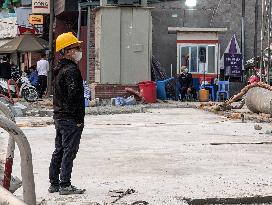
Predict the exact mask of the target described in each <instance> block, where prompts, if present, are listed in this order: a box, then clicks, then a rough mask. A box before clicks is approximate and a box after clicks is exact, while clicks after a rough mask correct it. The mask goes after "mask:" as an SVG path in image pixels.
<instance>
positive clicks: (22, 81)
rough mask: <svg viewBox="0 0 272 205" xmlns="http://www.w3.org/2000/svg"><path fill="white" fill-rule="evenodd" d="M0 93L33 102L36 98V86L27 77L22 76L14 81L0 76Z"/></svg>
mask: <svg viewBox="0 0 272 205" xmlns="http://www.w3.org/2000/svg"><path fill="white" fill-rule="evenodd" d="M0 93H2V94H4V95H7V96H9V97H23V98H24V99H25V100H26V101H28V102H35V101H36V100H37V99H38V92H37V90H36V88H35V87H34V86H33V85H31V83H30V82H29V80H28V78H27V77H22V76H21V77H19V78H18V79H17V80H16V81H15V80H12V79H11V80H6V79H3V78H0Z"/></svg>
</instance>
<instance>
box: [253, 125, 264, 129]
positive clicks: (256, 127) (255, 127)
mask: <svg viewBox="0 0 272 205" xmlns="http://www.w3.org/2000/svg"><path fill="white" fill-rule="evenodd" d="M254 129H255V130H262V129H263V127H262V126H260V125H254Z"/></svg>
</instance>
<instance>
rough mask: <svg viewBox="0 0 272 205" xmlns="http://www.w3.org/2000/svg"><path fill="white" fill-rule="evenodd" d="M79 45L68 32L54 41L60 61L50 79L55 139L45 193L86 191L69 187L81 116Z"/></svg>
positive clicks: (76, 150) (83, 105)
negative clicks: (52, 89) (47, 186)
mask: <svg viewBox="0 0 272 205" xmlns="http://www.w3.org/2000/svg"><path fill="white" fill-rule="evenodd" d="M81 43H82V42H81V41H79V40H78V39H77V38H76V37H75V36H74V35H73V34H72V33H71V32H68V33H63V34H61V35H59V36H58V37H57V39H56V52H60V54H61V56H62V58H61V59H60V60H59V62H58V64H57V66H56V68H55V69H54V76H53V77H54V93H53V96H54V97H53V107H54V121H55V128H56V138H55V151H54V152H53V155H52V159H51V163H50V167H49V179H50V183H51V185H50V187H49V189H48V191H49V193H54V192H59V194H60V195H69V194H83V193H84V192H85V191H86V190H85V189H78V188H76V187H75V186H72V185H71V174H72V168H73V160H74V159H75V158H76V154H77V152H78V148H79V144H80V138H81V134H82V131H83V127H84V116H85V104H84V88H83V79H82V77H81V73H80V71H79V69H78V65H77V64H78V62H79V61H80V60H81V58H82V51H81Z"/></svg>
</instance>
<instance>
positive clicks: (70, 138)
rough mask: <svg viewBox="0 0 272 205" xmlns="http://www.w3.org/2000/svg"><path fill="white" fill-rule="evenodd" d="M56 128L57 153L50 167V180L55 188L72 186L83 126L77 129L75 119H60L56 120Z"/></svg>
mask: <svg viewBox="0 0 272 205" xmlns="http://www.w3.org/2000/svg"><path fill="white" fill-rule="evenodd" d="M55 127H56V139H55V151H54V152H53V155H52V159H51V163H50V167H49V179H50V183H51V184H52V185H54V186H59V185H60V186H61V187H67V186H70V185H71V174H72V168H73V160H74V159H75V158H76V154H77V151H78V148H79V144H80V138H81V134H82V131H83V126H82V127H80V128H79V127H77V125H76V122H75V120H73V119H62V120H61V119H59V120H55Z"/></svg>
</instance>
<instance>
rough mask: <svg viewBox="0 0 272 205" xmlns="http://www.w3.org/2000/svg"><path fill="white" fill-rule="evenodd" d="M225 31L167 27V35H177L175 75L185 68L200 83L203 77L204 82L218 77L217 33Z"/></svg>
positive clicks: (218, 50)
mask: <svg viewBox="0 0 272 205" xmlns="http://www.w3.org/2000/svg"><path fill="white" fill-rule="evenodd" d="M225 31H227V29H226V28H187V27H169V28H168V33H169V34H176V35H177V74H179V73H180V68H181V67H182V66H186V67H187V68H188V69H189V72H190V73H192V75H193V78H198V79H200V81H201V79H203V76H204V75H205V78H206V80H209V79H210V80H212V79H214V78H215V77H218V75H219V74H220V70H219V59H220V43H219V33H220V32H225ZM200 83H201V82H200Z"/></svg>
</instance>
